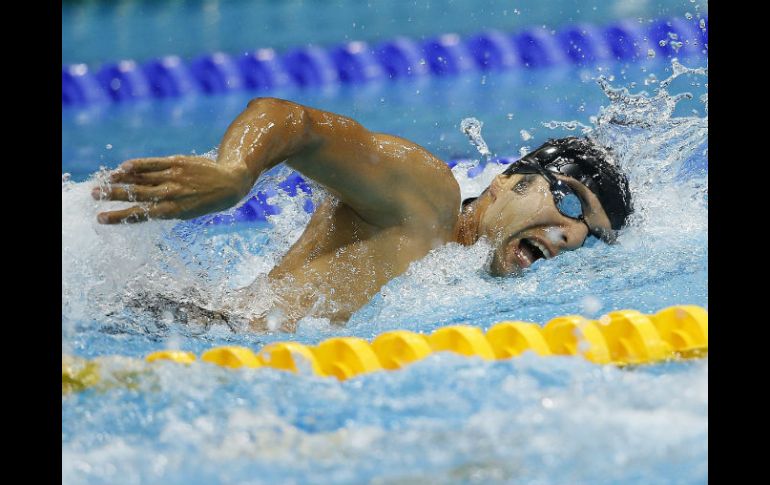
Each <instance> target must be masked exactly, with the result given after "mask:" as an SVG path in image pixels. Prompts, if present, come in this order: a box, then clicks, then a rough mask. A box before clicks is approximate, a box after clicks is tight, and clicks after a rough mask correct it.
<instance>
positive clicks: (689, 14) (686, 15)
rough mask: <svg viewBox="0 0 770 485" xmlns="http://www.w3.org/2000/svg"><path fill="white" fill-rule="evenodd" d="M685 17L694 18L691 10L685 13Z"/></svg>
mask: <svg viewBox="0 0 770 485" xmlns="http://www.w3.org/2000/svg"><path fill="white" fill-rule="evenodd" d="M684 18H686V19H687V20H692V14H691V13H690V12H687V13H685V14H684Z"/></svg>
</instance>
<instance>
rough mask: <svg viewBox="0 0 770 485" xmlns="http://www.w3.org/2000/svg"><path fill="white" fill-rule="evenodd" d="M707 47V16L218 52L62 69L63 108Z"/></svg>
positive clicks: (676, 53) (674, 53)
mask: <svg viewBox="0 0 770 485" xmlns="http://www.w3.org/2000/svg"><path fill="white" fill-rule="evenodd" d="M680 43H681V45H680ZM707 43H708V19H707V17H702V18H693V19H691V20H685V19H682V18H673V19H669V20H658V21H653V22H650V23H643V24H642V23H639V22H638V21H632V20H623V21H619V22H616V23H613V24H610V25H608V26H603V27H602V26H593V25H585V24H580V25H573V26H567V27H564V28H563V29H561V30H559V31H557V32H555V33H552V32H550V31H548V30H545V29H543V28H534V29H528V30H525V31H523V32H517V33H505V32H499V31H495V30H490V31H487V32H481V33H479V34H476V35H472V36H469V37H467V38H463V37H460V36H458V35H455V34H445V35H440V36H438V37H432V38H429V39H426V40H423V41H418V40H412V39H408V38H404V37H399V38H396V39H393V40H388V41H385V42H381V43H378V44H376V45H372V46H370V45H368V44H366V43H365V42H360V41H354V42H348V43H344V44H341V45H335V46H332V47H329V48H323V47H317V46H306V47H300V48H296V49H292V50H290V51H287V52H285V53H281V54H279V53H276V52H275V51H273V50H272V49H259V50H257V51H254V52H248V53H245V54H242V55H229V54H225V53H222V52H216V53H213V54H208V55H204V56H200V57H198V58H196V59H192V60H191V61H184V60H182V59H180V58H179V57H177V56H166V57H162V58H159V59H151V60H149V61H147V62H144V63H142V64H139V63H136V62H134V61H131V60H126V61H120V62H114V63H107V64H105V65H103V66H102V67H101V68H100V69H99V70H98V71H97V72H92V71H91V70H90V69H89V68H88V66H86V65H85V64H74V65H68V66H63V67H62V105H63V106H82V105H88V104H93V103H104V102H110V101H112V102H125V101H130V100H132V99H147V98H166V97H174V96H187V95H192V94H197V93H203V94H216V93H225V92H229V91H239V90H254V91H259V92H269V91H270V90H272V89H276V88H282V87H290V86H297V87H315V86H323V85H329V84H335V83H343V84H360V83H366V82H371V81H375V80H384V79H399V78H404V77H413V76H427V75H433V76H445V75H454V74H460V73H464V72H469V71H474V70H481V71H487V70H504V69H515V68H539V67H548V66H556V65H568V64H576V65H587V64H592V63H596V62H601V61H611V60H620V61H633V60H637V59H645V58H647V57H649V56H650V52H652V53H654V54H655V55H656V56H663V57H665V58H671V57H680V58H683V57H688V56H698V55H703V54H704V53H706V51H707Z"/></svg>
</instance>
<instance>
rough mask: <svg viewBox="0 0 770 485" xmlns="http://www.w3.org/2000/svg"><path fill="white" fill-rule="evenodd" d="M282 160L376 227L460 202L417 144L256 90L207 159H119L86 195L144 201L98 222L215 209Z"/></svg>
mask: <svg viewBox="0 0 770 485" xmlns="http://www.w3.org/2000/svg"><path fill="white" fill-rule="evenodd" d="M283 161H286V163H287V164H288V165H289V166H291V167H292V168H294V169H295V170H297V171H299V172H300V173H302V174H303V175H305V176H307V177H309V178H312V179H314V180H315V181H317V182H319V183H321V184H322V185H324V186H326V187H327V188H328V189H329V190H330V191H331V192H333V193H334V194H335V195H337V196H338V197H339V198H340V199H341V200H342V201H343V202H345V203H347V204H348V205H350V206H351V207H352V208H353V210H355V211H356V212H357V213H358V214H359V215H360V216H361V217H362V218H363V219H364V220H366V221H367V222H369V223H371V224H374V225H377V226H381V227H386V226H391V225H395V224H404V223H407V224H408V223H414V224H420V223H421V222H425V221H426V220H432V221H436V220H437V219H436V217H438V218H439V219H440V220H442V221H443V219H447V220H450V219H451V218H452V216H453V215H454V213H455V212H456V208H455V207H454V206H455V205H458V204H459V188H458V187H457V183H456V182H455V180H454V178H453V177H452V175H451V172H450V171H449V169H448V168H447V166H446V165H445V164H444V163H443V162H441V161H440V160H438V159H437V158H436V157H434V156H433V155H432V154H430V153H429V152H428V151H427V150H425V149H424V148H422V147H420V146H419V145H416V144H414V143H412V142H409V141H407V140H404V139H402V138H398V137H395V136H390V135H385V134H378V133H372V132H370V131H368V130H367V129H365V128H364V127H363V126H361V125H360V124H359V123H357V122H355V121H354V120H352V119H350V118H347V117H344V116H341V115H337V114H334V113H329V112H325V111H321V110H316V109H313V108H308V107H305V106H302V105H299V104H296V103H292V102H289V101H284V100H280V99H275V98H256V99H254V100H252V101H251V102H250V103H249V105H248V107H247V108H246V110H244V111H243V112H242V113H241V114H240V115H239V116H238V117H237V118H236V119H235V120H234V121H233V123H232V124H231V125H230V126H229V127H228V129H227V132H226V133H225V135H224V137H223V139H222V142H221V143H220V146H219V155H218V157H217V160H216V161H212V160H210V159H207V158H204V157H197V156H184V155H175V156H171V157H162V158H144V159H135V160H129V161H127V162H124V163H123V164H121V165H120V166H119V167H118V169H116V170H115V171H114V172H113V173H112V174H111V176H110V181H111V182H112V183H113V184H115V185H110V186H108V187H97V188H95V189H94V191H93V196H94V197H95V198H105V199H108V200H130V201H137V202H142V203H144V204H142V205H137V206H134V207H131V208H128V209H124V210H118V211H110V212H102V213H100V214H99V221H100V222H102V223H118V222H123V221H127V222H138V221H142V220H146V219H147V218H149V217H154V218H161V219H171V218H181V219H190V218H193V217H198V216H201V215H204V214H208V213H211V212H216V211H221V210H224V209H227V208H229V207H232V206H233V205H235V204H236V203H237V202H238V201H239V200H241V199H242V198H243V197H244V196H245V195H246V194H248V192H249V190H250V188H251V187H252V186H253V185H254V183H255V182H256V181H257V179H258V178H259V176H260V175H261V174H262V173H263V172H264V171H266V170H268V169H270V168H272V167H274V166H275V165H277V164H279V163H281V162H283ZM454 199H457V200H456V201H455V200H454ZM445 213H446V214H445Z"/></svg>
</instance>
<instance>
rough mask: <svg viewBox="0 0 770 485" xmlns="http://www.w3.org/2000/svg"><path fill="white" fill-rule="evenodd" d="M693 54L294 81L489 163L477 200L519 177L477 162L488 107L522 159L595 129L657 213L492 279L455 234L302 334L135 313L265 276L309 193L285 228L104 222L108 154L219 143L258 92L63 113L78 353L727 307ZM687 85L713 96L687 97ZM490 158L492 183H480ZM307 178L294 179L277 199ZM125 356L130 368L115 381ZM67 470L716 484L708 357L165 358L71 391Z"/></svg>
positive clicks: (483, 257)
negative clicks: (368, 297) (363, 368)
mask: <svg viewBox="0 0 770 485" xmlns="http://www.w3.org/2000/svg"><path fill="white" fill-rule="evenodd" d="M682 63H683V64H684V65H685V66H688V67H690V68H702V67H705V66H706V65H707V61H706V60H705V59H687V60H682ZM679 66H680V65H679V64H676V63H674V64H672V63H671V62H670V61H668V60H663V59H652V60H649V61H647V62H644V63H637V64H607V65H601V66H591V67H584V68H559V69H549V70H528V71H523V72H508V73H499V72H498V73H486V74H485V73H473V74H468V75H464V76H461V77H451V78H450V77H447V78H437V79H424V80H420V81H415V82H398V83H382V84H371V85H366V86H354V87H336V88H329V89H327V90H323V91H310V90H305V91H303V90H289V89H287V90H285V91H280V92H275V93H271V95H276V96H280V97H285V98H287V99H291V100H293V101H297V102H300V103H304V104H308V105H311V106H314V107H317V108H321V109H326V110H331V111H335V112H338V113H342V114H345V115H348V116H351V117H353V118H355V119H356V120H358V121H360V122H361V123H362V124H364V125H365V126H367V127H368V128H370V129H373V130H376V131H383V132H388V133H393V134H398V135H400V136H404V137H406V138H409V139H411V140H414V141H415V142H417V143H420V144H421V145H423V146H425V147H426V148H427V149H429V150H431V151H432V152H433V153H435V154H436V155H438V156H439V157H440V158H442V159H444V160H449V159H454V158H463V159H468V161H467V162H464V163H461V164H458V165H457V166H456V167H455V168H454V169H453V172H454V173H455V175H456V177H457V179H458V181H459V182H460V185H461V188H462V192H463V196H472V195H475V194H477V193H478V192H480V191H481V190H482V189H483V188H484V187H485V186H486V184H487V183H488V182H489V181H490V180H491V178H492V177H493V176H494V175H495V174H496V173H499V172H500V171H502V169H503V167H501V166H499V165H495V164H489V165H486V166H484V165H483V161H479V160H478V159H479V158H480V157H479V155H478V153H477V152H476V151H475V148H474V147H473V146H472V145H471V144H469V143H468V140H467V139H466V138H465V136H464V135H463V134H462V133H461V132H460V129H459V126H460V123H461V121H462V119H464V118H466V117H469V116H473V117H475V118H477V119H479V120H480V121H482V122H483V123H484V126H483V128H482V135H483V137H484V139H485V140H486V142H487V144H488V145H489V147H490V150H491V151H492V152H493V153H495V154H497V155H501V156H503V155H504V156H518V155H519V154H520V153H521V152H522V151H524V152H525V151H527V150H529V149H533V148H535V147H537V146H538V145H540V144H541V143H542V142H544V141H545V140H546V139H547V138H549V137H559V136H566V135H573V134H580V133H582V130H590V131H591V133H592V135H593V136H595V137H596V138H597V139H598V140H599V141H602V142H604V143H607V144H611V145H612V146H613V147H615V150H616V154H617V155H618V157H619V160H620V163H621V164H622V166H623V167H624V168H625V169H626V170H627V171H628V172H629V174H630V182H631V187H632V190H633V192H634V194H635V207H636V212H635V214H634V216H633V219H632V222H631V224H630V226H629V227H628V228H627V229H625V230H624V231H623V232H622V234H621V237H620V239H619V243H618V244H617V245H614V246H611V247H609V246H606V245H604V244H601V243H598V244H593V245H588V246H587V247H584V248H581V249H579V250H577V251H573V252H570V253H568V254H564V255H560V256H559V257H558V258H555V259H553V260H548V261H538V262H537V263H536V264H534V265H533V266H532V267H531V268H529V269H528V270H526V271H525V272H524V274H523V275H522V276H520V277H511V278H502V279H501V278H492V277H490V276H489V275H488V274H487V273H486V272H485V270H484V266H485V264H487V262H488V257H489V247H488V246H486V245H485V244H484V243H483V242H481V243H478V244H476V245H474V246H472V247H461V246H459V245H456V244H449V245H446V246H444V247H442V248H439V249H437V250H434V251H432V252H431V253H430V254H429V255H428V256H426V257H425V258H423V259H422V260H420V261H417V262H415V263H413V264H412V265H411V266H410V268H409V270H408V271H407V272H406V273H405V274H403V275H401V276H399V277H398V278H396V279H394V280H393V281H391V282H390V283H388V284H387V285H386V286H385V287H384V288H383V289H382V290H381V291H380V292H379V293H378V294H377V295H376V296H375V297H374V298H373V300H372V301H371V302H370V303H369V304H367V305H366V306H364V307H363V308H361V309H360V310H359V311H358V312H356V313H355V314H354V315H353V317H352V318H351V320H350V321H349V322H348V324H347V325H346V326H345V327H337V326H332V325H330V324H329V322H328V321H324V320H323V319H313V318H306V319H304V320H302V321H301V322H300V325H299V329H298V331H297V332H296V333H295V334H288V335H287V334H268V335H262V334H254V333H250V332H232V331H231V330H230V329H228V328H226V327H221V326H212V327H210V328H203V327H196V326H189V325H187V326H186V325H181V324H179V323H177V322H174V321H172V320H158V319H153V318H149V317H147V316H146V315H142V314H137V313H132V312H131V311H129V309H127V308H126V304H125V301H126V300H127V299H128V298H129V297H131V296H132V295H137V294H139V293H142V292H153V291H160V290H163V291H166V292H172V293H173V292H178V293H180V294H181V293H182V292H184V291H188V290H189V289H190V288H194V289H196V290H197V291H199V292H200V293H201V294H203V295H207V296H208V297H209V298H212V299H216V298H218V297H220V296H221V295H223V294H226V293H227V292H229V291H232V290H233V289H234V288H239V287H242V286H244V285H247V284H250V283H251V282H253V281H254V280H255V279H259V278H260V277H263V276H264V275H265V274H266V273H267V272H268V271H269V270H270V269H271V267H272V264H274V263H275V262H276V261H277V260H278V259H279V258H280V256H281V255H282V254H283V253H284V252H285V251H286V250H287V249H288V247H289V246H290V245H291V243H292V242H293V241H294V240H295V239H296V238H297V237H298V236H299V234H300V233H301V231H302V228H303V227H304V224H305V223H306V222H307V220H308V219H309V215H308V214H307V213H305V212H304V211H303V210H302V207H303V203H304V201H303V199H302V197H303V196H300V197H294V198H292V197H289V196H288V195H287V194H285V193H279V194H278V195H277V196H276V197H275V198H274V199H273V200H272V202H273V203H274V204H276V205H277V206H279V207H280V208H281V213H280V214H278V215H275V216H271V217H270V221H269V223H252V224H248V223H244V224H237V225H227V226H211V225H203V224H201V223H199V222H195V221H193V222H178V221H152V222H148V223H145V224H141V225H132V226H116V227H112V226H111V227H106V226H101V225H99V224H97V223H96V217H95V215H96V213H97V212H99V211H101V210H104V209H105V208H106V207H112V206H113V205H112V204H111V203H105V202H97V201H94V200H92V199H91V198H90V189H91V187H92V186H93V184H94V174H95V173H97V171H98V170H99V167H100V166H104V167H107V168H112V167H115V166H116V165H117V164H119V163H120V162H121V161H123V160H125V159H127V158H132V157H139V156H153V155H168V154H173V153H192V152H195V153H199V154H201V153H207V152H210V151H211V150H213V149H214V148H215V147H216V145H217V144H218V142H219V140H220V138H221V136H222V134H223V133H224V130H225V129H226V127H227V125H228V124H229V123H230V121H231V120H232V119H233V118H234V117H235V116H236V115H237V114H238V113H239V112H240V111H241V110H242V109H243V108H244V107H245V105H246V103H247V102H248V100H249V99H250V98H251V97H253V96H255V93H238V94H232V95H227V96H211V97H206V96H196V97H190V98H184V99H175V100H174V99H168V100H162V101H158V100H155V101H152V102H135V103H126V104H123V105H106V106H94V107H87V108H78V109H66V110H63V112H62V137H63V143H62V172H63V173H67V174H69V175H67V176H66V177H63V182H62V301H63V306H62V351H63V353H65V354H72V355H76V356H80V357H86V358H94V357H102V358H105V356H128V357H143V356H144V355H147V354H148V353H149V352H152V351H154V350H159V349H166V348H178V349H184V350H189V351H192V352H195V353H196V354H198V355H199V354H200V353H201V352H203V351H204V350H206V349H209V348H211V347H213V346H215V345H221V344H228V345H244V346H247V347H250V348H253V349H258V348H259V347H261V346H262V345H264V344H265V343H268V342H273V341H283V340H293V341H298V342H301V343H306V344H315V343H317V342H319V341H321V340H323V339H326V338H328V337H331V336H338V335H352V336H359V337H363V338H366V339H371V338H372V337H374V336H376V335H378V334H380V333H382V332H384V331H387V330H391V329H409V330H414V331H418V332H424V333H428V332H430V331H432V330H434V329H436V328H438V327H440V326H444V325H447V324H456V323H462V324H469V325H474V326H478V327H480V328H482V329H484V330H486V329H487V328H488V327H489V326H491V325H492V324H494V323H496V322H499V321H503V320H524V321H532V322H537V323H540V324H544V323H545V322H546V321H548V320H549V319H551V318H553V317H555V316H559V315H566V314H574V313H578V314H582V315H584V316H586V317H589V318H598V317H600V316H601V315H602V314H604V313H606V312H608V311H611V310H616V309H625V308H632V309H636V310H640V311H642V312H645V313H653V312H656V311H658V310H660V309H661V308H663V307H666V306H669V305H675V304H695V305H700V306H704V307H708V190H707V186H708V162H707V150H708V112H707V82H708V77H707V74H706V73H705V72H689V71H687V70H685V69H683V68H681V67H679ZM674 71H676V73H677V77H676V79H674V80H673V81H672V82H671V84H670V85H667V86H665V89H664V90H663V91H658V90H659V89H660V85H661V81H663V80H665V79H667V78H669V77H670V76H672V74H674ZM600 76H601V77H603V79H604V80H605V81H601V84H600V82H598V81H597V79H598V78H599V77H600ZM623 88H625V89H627V92H623V91H622V89H623ZM684 92H688V93H691V98H690V99H681V100H679V101H678V102H676V101H675V95H678V94H681V93H684ZM573 121H575V122H577V123H565V122H573ZM479 164H481V165H482V167H481V168H482V170H481V174H480V175H478V176H475V177H469V176H468V170H469V169H470V168H474V167H478V166H479ZM288 175H289V171H288V169H286V168H279V169H276V170H274V171H273V172H271V173H270V174H269V176H268V177H266V179H265V180H262V181H260V182H259V183H258V185H257V187H256V189H259V188H265V187H275V185H276V184H277V182H278V181H280V180H281V179H283V178H285V177H286V176H288ZM314 193H315V195H313V196H312V197H315V198H318V197H320V196H321V194H320V190H317V191H314ZM305 197H306V196H305ZM113 204H114V203H113ZM115 206H117V204H115ZM126 365H128V364H127V363H126V362H125V361H124V360H122V359H121V358H118V357H111V358H107V359H106V364H105V366H106V369H105V371H104V375H103V379H105V380H106V381H110V379H113V378H117V377H115V376H118V375H119V374H120V372H121V369H124V368H125V367H126ZM135 365H141V364H135ZM62 473H63V482H64V483H127V484H128V483H188V484H209V483H229V484H235V483H238V484H262V483H265V484H267V483H298V484H300V483H301V484H305V483H318V484H328V483H351V484H352V483H356V484H357V483H376V484H390V483H399V484H403V483H415V484H416V483H524V484H552V483H570V484H610V483H624V484H625V483H629V484H649V483H662V484H664V483H672V484H673V483H676V484H680V483H706V482H707V481H708V359H707V358H705V359H700V360H693V361H687V362H676V363H665V364H657V365H651V366H641V367H635V368H629V369H620V368H616V367H610V366H599V365H594V364H591V363H589V362H586V361H585V360H582V359H580V358H571V357H549V358H540V357H537V356H535V355H529V354H528V355H525V356H523V357H521V358H517V359H512V360H506V361H494V362H490V361H482V360H480V359H475V358H466V357H460V356H457V355H453V354H447V353H438V354H433V355H431V356H429V357H428V358H426V359H425V360H423V361H420V362H418V363H415V364H413V365H410V366H408V367H407V368H405V369H403V370H400V371H397V372H377V373H371V374H365V375H362V376H359V377H357V378H354V379H351V380H348V381H345V382H338V381H336V380H335V379H324V378H319V377H315V376H312V375H310V374H300V375H293V374H289V373H283V372H280V371H276V370H272V369H260V370H257V371H248V370H235V371H233V370H227V369H223V368H219V367H215V366H211V365H208V364H203V363H195V364H192V365H191V366H189V367H185V366H178V365H174V364H171V363H163V364H160V365H154V366H152V370H151V371H148V372H147V373H146V375H144V377H143V378H141V379H137V380H136V381H135V383H134V385H133V386H132V387H128V388H127V387H125V386H116V387H115V388H111V389H108V390H100V389H91V390H87V391H84V392H82V393H75V394H69V395H63V396H62Z"/></svg>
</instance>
